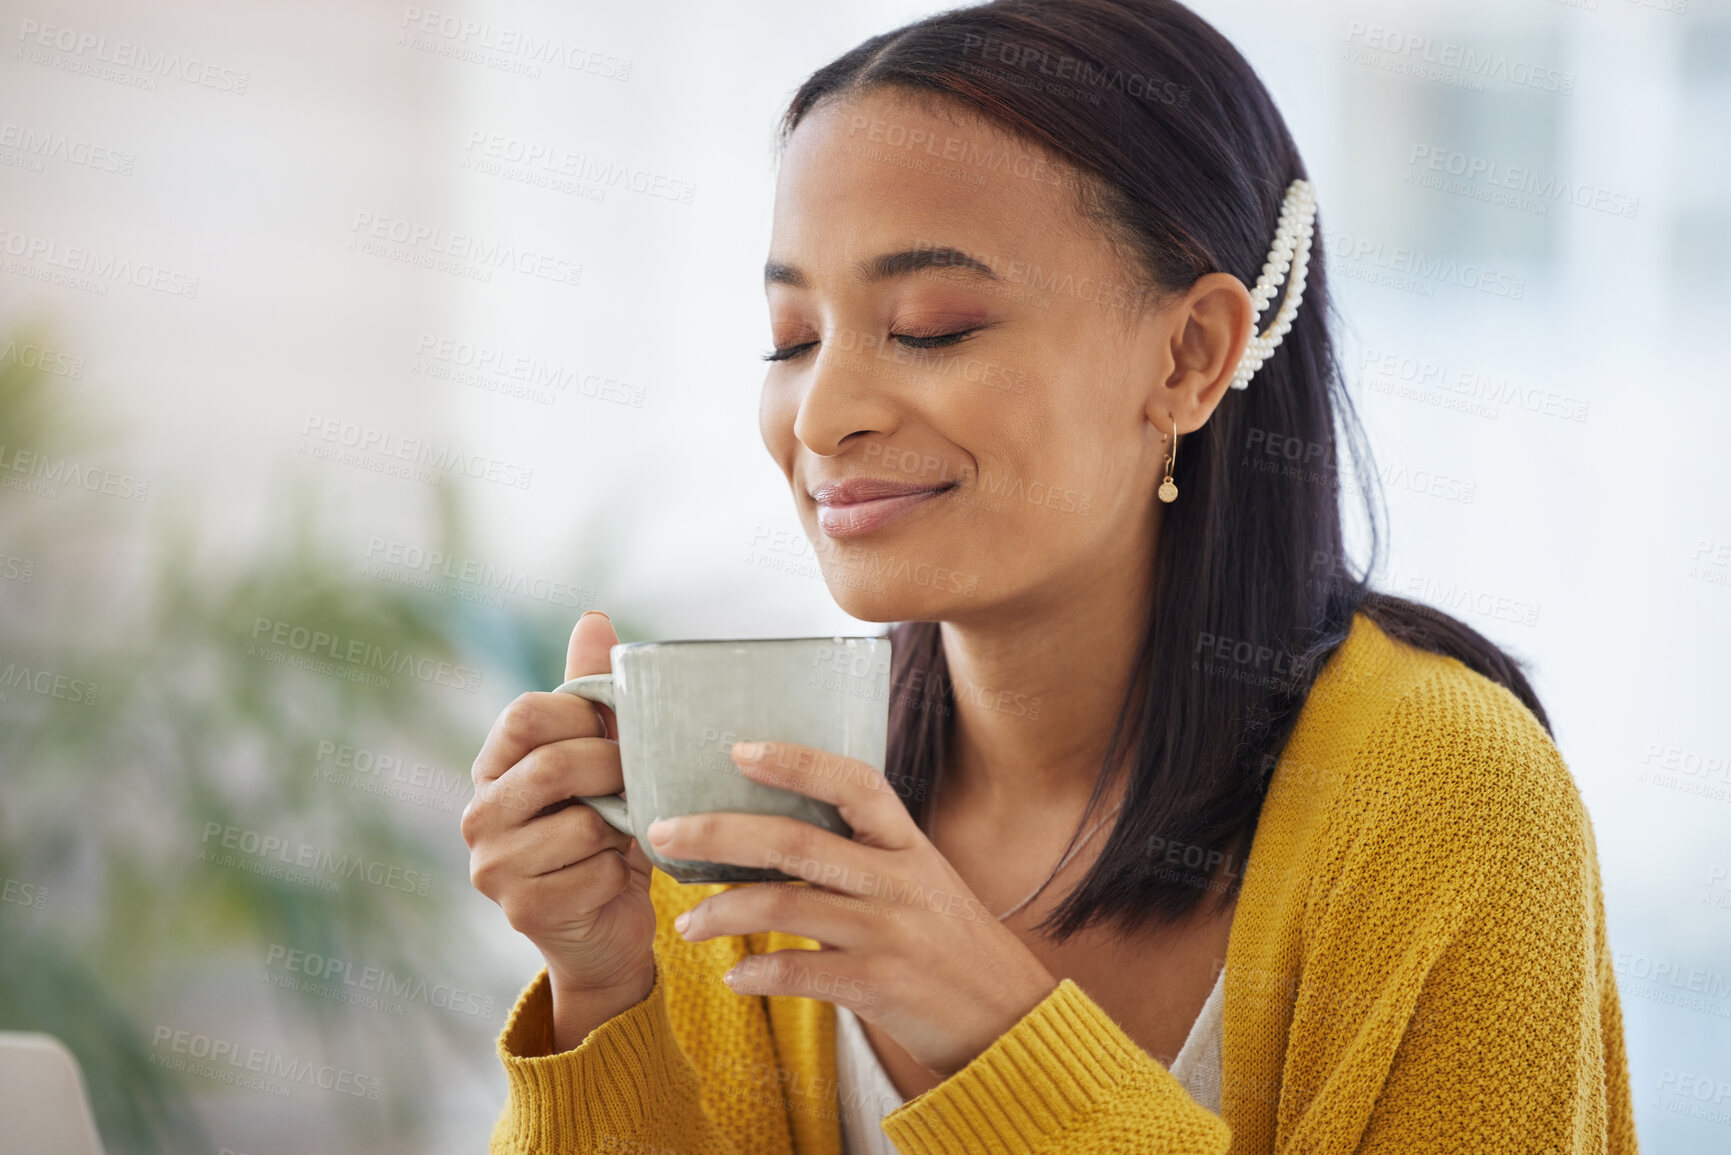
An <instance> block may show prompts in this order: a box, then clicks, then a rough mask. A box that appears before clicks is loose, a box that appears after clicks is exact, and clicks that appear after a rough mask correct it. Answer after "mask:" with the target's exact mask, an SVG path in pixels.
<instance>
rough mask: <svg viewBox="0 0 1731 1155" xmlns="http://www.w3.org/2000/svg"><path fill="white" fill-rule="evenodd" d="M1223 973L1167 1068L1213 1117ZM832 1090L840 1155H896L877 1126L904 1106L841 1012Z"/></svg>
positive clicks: (859, 1030)
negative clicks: (838, 1113) (837, 1112)
mask: <svg viewBox="0 0 1731 1155" xmlns="http://www.w3.org/2000/svg"><path fill="white" fill-rule="evenodd" d="M1225 984H1226V972H1225V971H1224V970H1222V971H1221V972H1220V975H1219V977H1218V978H1216V979H1215V980H1214V989H1213V990H1212V991H1210V992H1208V1001H1207V1002H1205V1003H1203V1004H1202V1010H1201V1012H1200V1013H1199V1014H1198V1015H1197V1016H1196V1021H1195V1022H1194V1023H1192V1024H1191V1026H1190V1034H1189V1035H1188V1036H1186V1037H1185V1039H1184V1046H1183V1048H1182V1049H1180V1050H1179V1052H1178V1057H1177V1058H1176V1059H1173V1060H1172V1066H1171V1067H1169V1068H1168V1070H1170V1071H1171V1072H1172V1075H1173V1077H1174V1078H1176V1079H1177V1080H1178V1081H1179V1082H1180V1083H1182V1084H1184V1089H1185V1090H1186V1091H1188V1092H1190V1097H1191V1098H1192V1099H1195V1100H1196V1101H1197V1102H1198V1103H1201V1104H1202V1105H1203V1106H1204V1107H1207V1108H1208V1109H1209V1110H1210V1111H1213V1112H1214V1113H1216V1114H1219V1112H1220V1049H1221V1022H1222V1017H1221V1012H1222V1009H1223V1007H1224V1006H1225V1002H1226V985H1225ZM835 1058H836V1090H837V1092H838V1097H839V1100H840V1105H841V1145H842V1152H843V1155H896V1149H895V1145H894V1144H892V1143H891V1142H890V1140H889V1136H887V1135H885V1134H884V1132H883V1128H882V1127H881V1126H879V1124H880V1123H881V1122H882V1120H883V1117H884V1116H885V1115H888V1114H889V1113H890V1112H891V1111H893V1110H895V1109H896V1108H897V1107H899V1106H901V1105H902V1103H903V1102H904V1100H903V1099H902V1097H901V1095H899V1094H898V1093H897V1092H896V1088H895V1084H894V1083H891V1082H890V1077H889V1074H888V1073H887V1072H886V1071H885V1070H884V1066H883V1063H882V1062H881V1061H880V1060H879V1059H878V1056H877V1052H876V1051H874V1050H872V1045H871V1040H870V1039H868V1038H866V1033H865V1027H864V1026H862V1025H861V1024H860V1021H859V1018H858V1016H856V1015H855V1014H854V1013H853V1012H852V1011H850V1010H848V1009H847V1008H846V1007H843V1006H837V1007H836V1008H835Z"/></svg>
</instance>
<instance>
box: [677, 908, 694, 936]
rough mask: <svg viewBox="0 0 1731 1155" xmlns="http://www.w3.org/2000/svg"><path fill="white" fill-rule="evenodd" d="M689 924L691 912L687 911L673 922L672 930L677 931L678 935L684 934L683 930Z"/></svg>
mask: <svg viewBox="0 0 1731 1155" xmlns="http://www.w3.org/2000/svg"><path fill="white" fill-rule="evenodd" d="M690 923H691V912H690V911H689V910H688V911H686V912H685V913H684V914H682V915H680V916H679V917H678V918H676V919H674V920H673V929H674V930H676V931H678V932H679V933H680V934H684V933H685V928H686V927H687V926H688V925H689V924H690Z"/></svg>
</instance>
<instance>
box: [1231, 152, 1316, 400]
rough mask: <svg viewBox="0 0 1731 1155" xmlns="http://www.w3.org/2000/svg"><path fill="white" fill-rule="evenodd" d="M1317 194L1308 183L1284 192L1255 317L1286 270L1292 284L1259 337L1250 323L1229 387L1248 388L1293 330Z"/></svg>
mask: <svg viewBox="0 0 1731 1155" xmlns="http://www.w3.org/2000/svg"><path fill="white" fill-rule="evenodd" d="M1315 224H1316V191H1315V190H1314V189H1313V188H1312V187H1311V184H1310V182H1309V181H1307V180H1295V181H1293V182H1292V183H1291V184H1290V185H1288V186H1287V189H1286V199H1285V200H1284V201H1282V202H1281V205H1280V223H1279V225H1278V226H1276V228H1275V230H1274V247H1273V248H1271V249H1269V250H1268V262H1267V263H1266V264H1264V265H1263V266H1262V276H1261V277H1259V278H1258V279H1257V281H1256V289H1255V291H1253V292H1252V293H1251V294H1250V299H1251V301H1252V303H1254V305H1255V306H1256V313H1255V317H1260V316H1262V311H1263V310H1264V309H1266V308H1267V307H1268V302H1270V301H1272V300H1273V299H1274V294H1275V293H1277V292H1279V290H1280V282H1281V281H1283V280H1286V275H1287V271H1288V270H1289V269H1290V270H1291V272H1292V278H1291V281H1290V282H1289V283H1288V284H1287V286H1286V296H1285V298H1284V299H1283V300H1282V301H1281V302H1280V309H1279V311H1277V312H1276V313H1275V315H1274V321H1273V323H1272V324H1270V325H1269V326H1268V328H1267V329H1265V330H1263V331H1262V333H1260V334H1258V333H1256V332H1254V329H1255V321H1254V320H1252V322H1251V327H1252V330H1253V331H1252V332H1251V334H1250V343H1249V344H1248V345H1246V346H1245V348H1244V356H1243V357H1242V358H1241V359H1240V360H1239V362H1238V370H1237V372H1235V373H1233V375H1232V387H1233V388H1234V389H1243V388H1246V387H1247V386H1249V384H1250V378H1251V375H1252V374H1254V373H1255V372H1256V371H1257V370H1258V369H1260V368H1261V367H1262V363H1263V362H1264V361H1266V360H1268V358H1269V357H1270V356H1272V355H1273V353H1274V349H1275V346H1277V345H1279V344H1280V339H1281V338H1282V337H1284V336H1286V334H1287V331H1288V330H1289V329H1291V328H1292V318H1293V317H1294V315H1296V314H1297V312H1298V303H1299V302H1300V301H1302V300H1303V299H1304V271H1305V269H1306V267H1307V266H1308V265H1309V264H1310V240H1311V237H1313V236H1315V235H1316V228H1315Z"/></svg>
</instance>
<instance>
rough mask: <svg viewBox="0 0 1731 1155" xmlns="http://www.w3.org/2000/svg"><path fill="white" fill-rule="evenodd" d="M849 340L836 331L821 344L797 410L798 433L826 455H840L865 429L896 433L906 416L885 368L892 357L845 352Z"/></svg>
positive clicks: (795, 428) (804, 442) (795, 427)
mask: <svg viewBox="0 0 1731 1155" xmlns="http://www.w3.org/2000/svg"><path fill="white" fill-rule="evenodd" d="M844 342H845V334H844V333H831V334H829V335H828V336H827V337H826V338H825V340H824V343H823V344H822V345H820V346H818V350H817V357H816V358H815V359H814V360H813V363H812V368H811V373H810V375H809V376H808V377H807V378H806V382H805V392H804V394H803V395H802V396H801V397H800V400H799V412H798V413H797V414H795V415H794V422H793V434H794V436H795V437H797V438H799V441H800V444H802V445H804V446H805V447H806V448H807V449H809V450H811V451H812V452H813V453H815V454H817V455H819V456H820V457H834V456H835V455H836V454H838V453H840V452H842V450H843V449H844V448H845V447H846V444H847V442H848V441H849V440H850V439H853V438H859V437H860V436H861V435H862V434H866V435H869V434H873V433H876V434H879V435H888V434H890V433H893V432H895V429H896V426H897V425H898V424H899V423H900V420H901V418H900V409H899V406H898V404H897V401H896V397H895V392H894V390H893V389H888V388H885V382H884V379H883V377H882V372H881V370H882V367H883V366H887V365H889V364H891V362H888V361H880V360H879V359H878V358H875V357H873V356H872V355H871V353H870V352H869V351H845V350H843V348H842V345H843V343H844Z"/></svg>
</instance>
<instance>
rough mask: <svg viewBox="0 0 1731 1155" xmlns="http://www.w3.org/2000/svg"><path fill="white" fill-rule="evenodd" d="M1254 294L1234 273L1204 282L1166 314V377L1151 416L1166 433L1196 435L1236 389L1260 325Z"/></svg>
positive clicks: (1162, 321)
mask: <svg viewBox="0 0 1731 1155" xmlns="http://www.w3.org/2000/svg"><path fill="white" fill-rule="evenodd" d="M1253 310H1254V305H1253V303H1252V302H1251V299H1250V290H1249V289H1247V288H1245V287H1244V282H1243V281H1240V280H1239V279H1238V278H1237V277H1235V276H1233V275H1232V274H1231V273H1209V274H1208V275H1207V276H1204V277H1199V278H1197V280H1196V283H1195V284H1194V285H1192V286H1190V288H1189V290H1188V291H1186V292H1185V293H1184V294H1183V295H1182V296H1179V297H1176V298H1174V299H1173V300H1172V301H1171V302H1170V303H1169V304H1168V305H1167V306H1166V307H1165V308H1163V309H1162V310H1161V311H1160V314H1159V316H1158V318H1156V319H1155V322H1154V323H1155V324H1157V325H1159V326H1160V332H1159V340H1160V346H1159V348H1160V354H1161V356H1160V361H1161V364H1162V367H1163V369H1164V371H1165V372H1164V376H1163V377H1162V378H1161V379H1160V380H1159V381H1158V382H1157V383H1156V384H1155V386H1154V387H1153V388H1152V389H1151V390H1150V391H1149V396H1148V406H1147V411H1146V412H1147V417H1148V420H1149V421H1150V422H1152V423H1153V424H1154V425H1155V426H1156V427H1157V428H1158V429H1159V430H1160V432H1161V433H1163V434H1170V433H1171V432H1172V429H1173V426H1174V424H1176V426H1177V429H1178V432H1179V433H1180V434H1184V433H1194V432H1195V431H1196V430H1198V429H1200V428H1202V426H1203V425H1205V424H1206V423H1207V421H1208V418H1209V417H1211V416H1213V414H1214V409H1215V407H1216V406H1217V405H1219V404H1220V402H1221V400H1222V399H1224V398H1225V396H1226V391H1227V390H1228V389H1230V388H1231V387H1232V374H1233V373H1234V372H1235V371H1236V370H1237V369H1238V361H1239V358H1240V357H1242V356H1243V355H1244V350H1245V348H1246V347H1248V346H1249V344H1250V335H1251V329H1252V326H1253V324H1254V323H1255V317H1254V313H1253Z"/></svg>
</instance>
